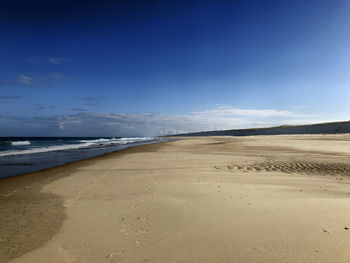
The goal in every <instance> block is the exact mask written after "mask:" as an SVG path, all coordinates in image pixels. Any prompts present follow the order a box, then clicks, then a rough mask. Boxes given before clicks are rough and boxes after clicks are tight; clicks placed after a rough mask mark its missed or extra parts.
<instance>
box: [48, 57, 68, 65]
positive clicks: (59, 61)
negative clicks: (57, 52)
mask: <svg viewBox="0 0 350 263" xmlns="http://www.w3.org/2000/svg"><path fill="white" fill-rule="evenodd" d="M68 61H69V60H68V59H67V58H57V57H51V58H48V59H47V62H49V63H51V64H54V65H63V64H65V63H67V62H68Z"/></svg>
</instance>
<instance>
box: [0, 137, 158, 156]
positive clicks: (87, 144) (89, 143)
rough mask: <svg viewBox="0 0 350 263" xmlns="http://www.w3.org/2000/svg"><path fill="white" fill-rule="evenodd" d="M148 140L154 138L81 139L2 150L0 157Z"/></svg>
mask: <svg viewBox="0 0 350 263" xmlns="http://www.w3.org/2000/svg"><path fill="white" fill-rule="evenodd" d="M150 140H154V138H153V137H135V138H121V139H116V138H112V139H96V140H81V141H80V143H78V144H64V145H56V146H48V147H38V148H31V149H26V150H9V151H3V152H0V157H1V156H13V155H22V154H34V153H45V152H53V151H65V150H74V149H83V148H92V147H101V146H109V145H110V146H111V145H124V144H128V143H133V142H141V141H150ZM12 143H13V142H12ZM17 143H19V142H17ZM22 143H24V142H22ZM29 144H30V142H29ZM17 145H28V144H17Z"/></svg>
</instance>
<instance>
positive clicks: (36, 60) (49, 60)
mask: <svg viewBox="0 0 350 263" xmlns="http://www.w3.org/2000/svg"><path fill="white" fill-rule="evenodd" d="M69 62H70V59H68V58H65V57H32V58H30V59H29V63H32V64H53V65H64V64H67V63H69Z"/></svg>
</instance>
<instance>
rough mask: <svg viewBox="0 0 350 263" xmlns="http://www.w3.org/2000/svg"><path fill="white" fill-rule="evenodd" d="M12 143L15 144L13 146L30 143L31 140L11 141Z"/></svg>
mask: <svg viewBox="0 0 350 263" xmlns="http://www.w3.org/2000/svg"><path fill="white" fill-rule="evenodd" d="M11 145H13V146H20V145H30V141H17V142H11Z"/></svg>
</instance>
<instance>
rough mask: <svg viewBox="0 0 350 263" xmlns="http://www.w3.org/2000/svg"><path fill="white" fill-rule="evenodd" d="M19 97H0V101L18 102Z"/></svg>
mask: <svg viewBox="0 0 350 263" xmlns="http://www.w3.org/2000/svg"><path fill="white" fill-rule="evenodd" d="M20 98H22V97H21V96H0V100H19V99H20Z"/></svg>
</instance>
